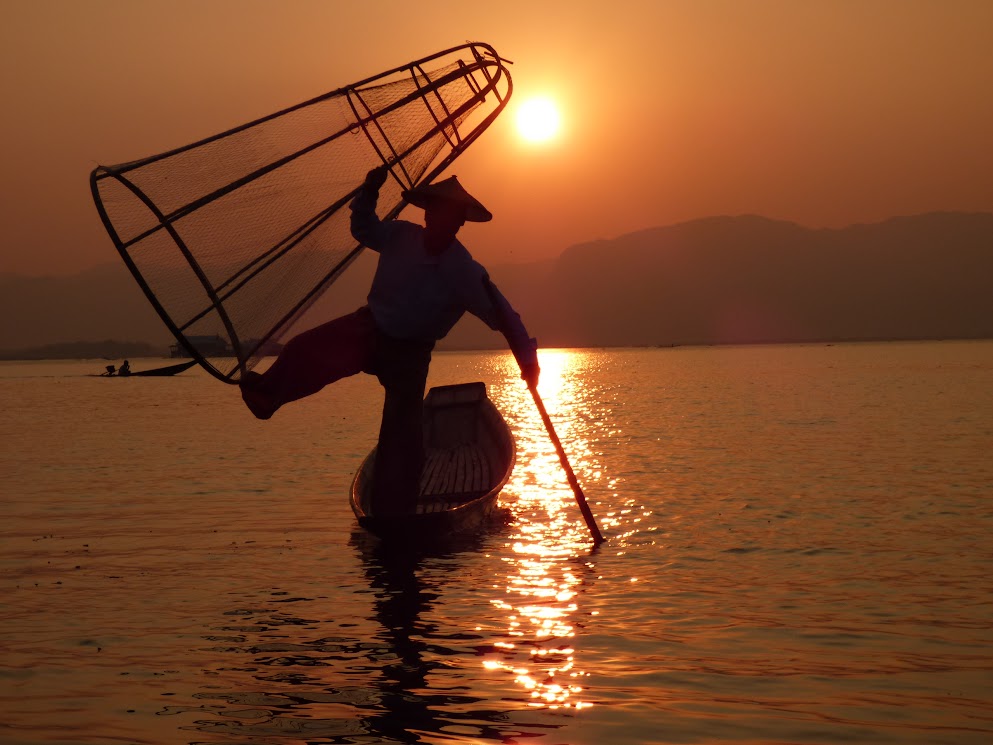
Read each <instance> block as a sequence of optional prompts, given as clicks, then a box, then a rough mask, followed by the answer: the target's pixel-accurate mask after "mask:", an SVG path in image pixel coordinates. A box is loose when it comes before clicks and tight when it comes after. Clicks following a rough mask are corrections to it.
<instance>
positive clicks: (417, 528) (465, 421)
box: [351, 382, 517, 538]
mask: <svg viewBox="0 0 993 745" xmlns="http://www.w3.org/2000/svg"><path fill="white" fill-rule="evenodd" d="M423 431H424V449H425V455H426V457H425V463H424V470H423V472H422V474H421V483H420V491H419V495H418V501H417V504H416V506H415V508H414V510H413V511H412V512H410V513H407V514H402V515H378V516H377V515H376V514H374V511H373V510H372V507H371V499H370V497H371V485H372V473H373V463H374V462H375V457H376V449H375V448H373V450H372V451H371V452H370V453H369V455H367V456H366V458H365V460H364V461H363V462H362V465H361V467H360V468H359V470H358V473H356V474H355V478H354V480H353V481H352V494H351V504H352V511H353V512H354V513H355V516H356V518H358V521H359V525H361V526H362V527H363V528H365V529H366V530H368V531H370V532H371V533H375V534H376V535H379V536H380V537H384V538H386V537H393V538H409V537H411V536H418V537H438V536H447V535H452V534H457V533H464V532H467V531H470V530H472V529H475V528H478V527H479V525H481V524H482V523H483V521H484V520H486V518H487V517H488V516H489V515H490V513H492V511H493V509H494V508H495V506H496V502H497V496H498V495H499V494H500V490H501V489H503V487H504V485H505V484H506V483H507V480H508V479H509V478H510V474H511V472H512V471H513V470H514V462H515V460H516V454H517V452H516V445H515V442H514V436H513V435H512V434H511V432H510V427H508V426H507V422H506V421H504V418H503V416H501V414H500V412H499V411H498V410H497V408H496V406H494V405H493V402H492V401H490V399H489V398H488V397H487V396H486V386H485V384H483V383H480V382H477V383H462V384H459V385H446V386H438V387H435V388H432V389H431V390H430V391H428V395H427V397H426V398H425V399H424V430H423Z"/></svg>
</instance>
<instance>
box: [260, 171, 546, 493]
mask: <svg viewBox="0 0 993 745" xmlns="http://www.w3.org/2000/svg"><path fill="white" fill-rule="evenodd" d="M387 175H388V171H387V169H386V168H385V167H380V168H376V169H373V170H372V171H370V172H369V174H368V175H367V176H366V180H365V183H364V184H363V186H362V188H361V189H360V191H359V193H358V194H357V195H356V197H355V199H353V200H352V204H351V210H352V218H351V219H352V235H353V236H354V237H355V239H356V240H357V241H359V242H361V243H362V244H363V245H365V246H368V247H369V248H371V249H372V250H373V251H376V252H378V253H379V263H378V265H377V268H376V273H375V276H374V277H373V280H372V288H371V289H370V291H369V296H368V304H367V305H365V306H363V307H361V308H359V309H358V310H357V311H355V312H354V313H351V314H350V315H347V316H342V317H341V318H338V319H335V320H334V321H330V322H328V323H326V324H324V325H322V326H318V327H317V328H314V329H311V330H310V331H306V332H304V333H302V334H300V335H299V336H297V337H295V338H294V339H292V340H291V341H290V342H289V343H288V344H287V345H286V346H285V347H284V349H283V351H282V352H281V353H280V354H279V356H278V357H277V358H276V361H275V362H274V363H273V365H272V366H271V367H270V368H269V369H268V370H267V371H266V372H265V373H262V374H258V373H254V372H250V373H248V374H247V375H246V376H245V378H244V380H243V381H242V383H241V394H242V398H243V399H244V401H245V403H246V404H247V406H248V408H249V409H250V410H251V412H252V413H253V414H254V415H255V416H256V417H258V418H259V419H268V418H269V417H271V416H272V415H273V414H274V413H275V412H276V410H277V409H279V407H280V406H282V405H283V404H286V403H289V402H290V401H295V400H297V399H300V398H303V397H305V396H309V395H311V394H314V393H316V392H317V391H319V390H321V388H323V387H324V386H325V385H327V384H329V383H333V382H334V381H336V380H340V379H341V378H344V377H347V376H349V375H355V374H356V373H359V372H364V373H368V374H370V375H375V376H376V377H377V378H378V379H379V382H380V383H381V384H382V386H383V388H384V389H385V393H386V397H385V401H384V404H383V416H382V422H381V424H380V432H379V444H378V452H377V457H376V467H375V471H374V476H373V483H374V489H373V495H374V496H373V502H374V506H375V507H374V508H375V509H376V510H377V512H380V513H385V512H403V511H406V509H407V508H409V506H410V505H412V504H413V503H414V501H415V499H416V497H417V489H418V485H419V484H418V482H419V480H420V473H421V467H422V465H423V461H424V452H423V443H422V435H421V414H422V403H423V398H424V389H425V385H426V381H427V375H428V366H429V364H430V362H431V350H432V349H433V348H434V345H435V342H436V341H437V340H439V339H442V338H444V336H445V335H446V334H448V332H449V331H451V329H452V327H453V326H454V325H455V324H456V322H457V321H458V320H459V319H460V318H461V317H462V315H463V314H464V313H465V312H466V311H469V312H470V313H472V314H473V315H475V316H477V317H478V318H480V319H481V320H482V321H483V322H484V323H486V324H487V325H488V326H489V327H490V328H492V329H494V330H497V331H500V332H502V333H503V334H504V336H505V337H506V339H507V342H508V344H509V345H510V348H511V350H512V351H513V353H514V356H515V357H516V359H517V362H518V364H519V365H520V368H521V377H522V378H523V379H524V380H525V381H527V383H528V385H531V386H534V385H537V383H538V374H539V369H538V354H537V344H536V343H535V341H534V339H532V338H530V337H529V336H528V332H527V330H526V329H525V327H524V324H523V323H522V321H521V317H520V316H519V315H518V313H517V312H516V311H515V310H514V309H513V307H512V306H511V304H510V303H509V302H508V301H507V299H506V298H505V297H504V296H503V295H502V294H501V293H500V291H499V290H498V289H497V288H496V287H495V286H494V285H493V283H492V282H490V279H489V276H488V275H487V273H486V270H485V269H484V268H483V267H482V265H480V264H479V263H478V262H476V261H475V260H474V259H473V258H472V256H471V255H470V254H469V252H468V251H467V250H466V248H465V247H464V246H463V245H462V244H461V243H460V242H459V241H458V240H456V235H457V233H458V231H459V229H460V228H461V227H462V226H463V225H464V224H465V223H466V221H471V222H486V221H488V220H491V219H492V215H491V214H490V213H489V211H488V210H487V209H486V208H485V207H483V205H482V204H480V203H479V202H478V201H477V200H476V199H475V198H474V197H472V196H471V195H470V194H469V193H468V192H467V191H466V190H465V189H464V188H462V185H461V184H459V182H458V180H457V179H456V178H455V177H454V176H453V177H451V178H449V179H446V180H444V181H441V182H439V183H436V184H431V185H427V186H419V187H416V188H415V189H412V190H410V191H407V192H404V195H403V196H404V199H406V200H407V202H409V203H410V204H412V205H414V206H416V207H420V208H422V209H423V210H424V226H423V227H422V226H420V225H416V224H414V223H410V222H406V221H403V220H393V221H381V220H380V219H379V217H378V216H377V215H376V202H377V200H378V197H379V189H380V188H381V187H382V185H383V184H384V183H385V182H386V178H387Z"/></svg>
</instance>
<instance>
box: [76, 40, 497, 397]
mask: <svg viewBox="0 0 993 745" xmlns="http://www.w3.org/2000/svg"><path fill="white" fill-rule="evenodd" d="M427 68H430V70H428V69H427ZM510 92H511V81H510V76H509V74H508V73H507V70H506V67H505V66H504V64H503V61H502V60H501V59H500V58H499V57H498V56H497V55H496V53H495V51H494V50H493V49H492V48H491V47H489V46H487V45H485V44H467V45H465V46H462V47H457V48H454V49H449V50H446V51H444V52H440V53H438V54H435V55H432V56H430V57H426V58H424V59H421V60H417V61H415V62H412V63H410V64H408V65H405V66H403V67H400V68H396V69H394V70H390V71H388V72H385V73H382V74H380V75H377V76H375V77H372V78H368V79H366V80H363V81H361V82H359V83H355V84H352V85H349V86H347V87H345V88H340V89H338V90H336V91H332V92H331V93H327V94H325V95H322V96H319V97H317V98H315V99H312V100H310V101H306V102H304V103H302V104H299V105H297V106H293V107H290V108H288V109H285V110H283V111H280V112H278V113H276V114H273V115H271V116H267V117H264V118H262V119H258V120H256V121H254V122H250V123H248V124H246V125H243V126H241V127H237V128H235V129H232V130H229V131H227V132H224V133H221V134H219V135H215V136H213V137H209V138H207V139H205V140H202V141H200V142H196V143H193V144H191V145H187V146H186V147H182V148H179V149H177V150H173V151H170V152H167V153H163V154H161V155H155V156H152V157H149V158H145V159H143V160H138V161H134V162H131V163H123V164H120V165H116V166H100V167H98V168H97V169H95V170H94V171H93V174H92V176H91V185H92V189H93V196H94V199H95V201H96V204H97V208H98V210H99V211H100V214H101V217H102V218H103V221H104V224H105V226H106V228H107V230H108V232H109V233H110V236H111V238H112V239H113V240H114V243H115V245H116V246H117V249H118V251H119V252H120V254H121V256H122V258H123V259H124V261H125V262H126V263H127V265H128V267H129V268H130V269H131V272H132V273H133V274H134V276H135V278H136V279H137V280H138V283H139V284H140V285H141V287H142V289H143V290H144V291H145V294H146V295H147V297H148V299H149V300H150V301H151V303H152V304H153V305H154V306H155V308H156V310H157V311H158V313H159V315H160V316H161V317H162V319H163V320H164V321H165V323H166V324H167V325H168V326H169V328H170V330H171V331H172V332H173V334H175V336H176V338H177V341H178V343H177V349H178V350H180V353H182V354H186V355H189V356H192V357H193V358H194V359H197V360H198V361H199V362H200V363H201V364H202V365H203V366H204V367H206V368H207V369H208V370H209V371H210V372H211V373H213V374H214V375H215V376H217V377H218V378H220V379H222V380H225V381H227V382H232V383H233V382H237V381H238V380H240V378H241V377H242V376H243V375H244V374H245V372H247V371H248V370H250V369H251V368H252V367H253V366H254V365H255V364H256V363H257V362H258V360H259V359H260V358H261V357H262V356H264V355H265V354H267V353H268V352H270V351H271V349H272V342H275V341H278V340H279V339H280V338H281V335H283V334H285V333H286V332H287V330H288V329H290V327H291V326H292V324H293V322H294V321H295V320H296V319H297V318H299V316H300V315H301V314H302V313H303V312H304V311H305V310H306V309H307V308H308V307H309V306H310V305H311V304H312V303H313V302H314V300H316V299H317V297H318V296H319V295H320V294H321V293H322V292H323V291H324V290H325V289H327V287H328V286H330V284H331V283H332V282H334V281H335V280H336V279H337V278H338V277H339V276H340V275H341V273H342V272H343V270H344V269H345V268H346V267H347V266H348V265H349V264H350V263H351V261H352V260H353V259H354V258H355V257H356V256H358V254H359V252H360V250H361V247H360V246H359V245H358V244H357V242H356V241H355V240H354V239H353V238H352V236H351V233H350V230H349V217H350V213H349V210H348V203H349V202H350V201H351V199H352V197H353V196H354V195H355V193H356V192H357V190H358V188H359V186H360V185H361V184H362V182H363V180H364V179H365V175H366V173H367V172H368V171H369V170H370V169H371V168H373V167H375V166H378V165H381V164H383V163H387V164H389V165H390V167H391V168H390V172H391V175H392V178H390V179H388V181H387V183H386V185H385V186H384V187H383V189H382V190H381V192H380V202H379V212H380V216H381V217H386V218H392V217H395V216H396V215H397V214H398V213H399V211H400V210H401V208H402V207H403V202H402V198H401V191H402V190H403V189H409V188H411V187H413V186H415V185H416V184H418V183H424V182H429V181H431V180H433V179H434V178H435V177H436V176H437V175H438V174H439V173H441V172H442V170H444V168H445V167H447V166H448V165H449V164H450V163H451V162H452V161H453V160H454V159H455V158H456V157H457V156H458V155H459V154H460V153H461V152H462V151H463V150H464V149H465V148H466V147H468V145H469V144H471V143H472V142H473V141H474V140H475V138H476V137H478V136H479V135H480V134H481V133H482V131H483V130H484V129H485V128H486V127H487V126H488V125H489V124H490V122H491V121H492V120H493V119H494V118H495V117H496V116H497V114H499V112H500V111H501V110H502V109H503V107H504V105H505V104H506V101H507V98H508V97H509V96H510Z"/></svg>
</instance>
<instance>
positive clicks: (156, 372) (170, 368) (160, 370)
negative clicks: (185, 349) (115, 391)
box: [95, 360, 197, 378]
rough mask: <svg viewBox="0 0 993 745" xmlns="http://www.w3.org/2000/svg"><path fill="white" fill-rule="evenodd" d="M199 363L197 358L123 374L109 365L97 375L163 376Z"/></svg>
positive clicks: (99, 376)
mask: <svg viewBox="0 0 993 745" xmlns="http://www.w3.org/2000/svg"><path fill="white" fill-rule="evenodd" d="M195 364H197V361H196V360H190V361H189V362H180V363H179V364H178V365H166V366H165V367H155V368H152V369H151V370H132V371H131V372H127V373H124V374H123V375H122V374H121V373H120V371H118V370H115V369H114V366H113V365H107V371H106V372H103V373H100V374H99V375H97V376H95V377H98V378H135V377H137V378H142V377H163V376H166V375H175V374H176V373H181V372H183V370H189V369H190V368H191V367H193V366H194V365H195Z"/></svg>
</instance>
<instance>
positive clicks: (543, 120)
mask: <svg viewBox="0 0 993 745" xmlns="http://www.w3.org/2000/svg"><path fill="white" fill-rule="evenodd" d="M560 124H561V120H560V118H559V110H558V107H557V106H556V105H555V102H554V101H552V100H551V99H550V98H530V99H528V100H527V101H525V102H524V103H522V104H521V106H520V108H518V110H517V131H518V132H519V133H520V135H521V137H523V138H524V139H525V140H527V141H528V142H546V141H548V140H550V139H552V138H553V137H555V136H556V135H557V134H558V132H559V126H560Z"/></svg>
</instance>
